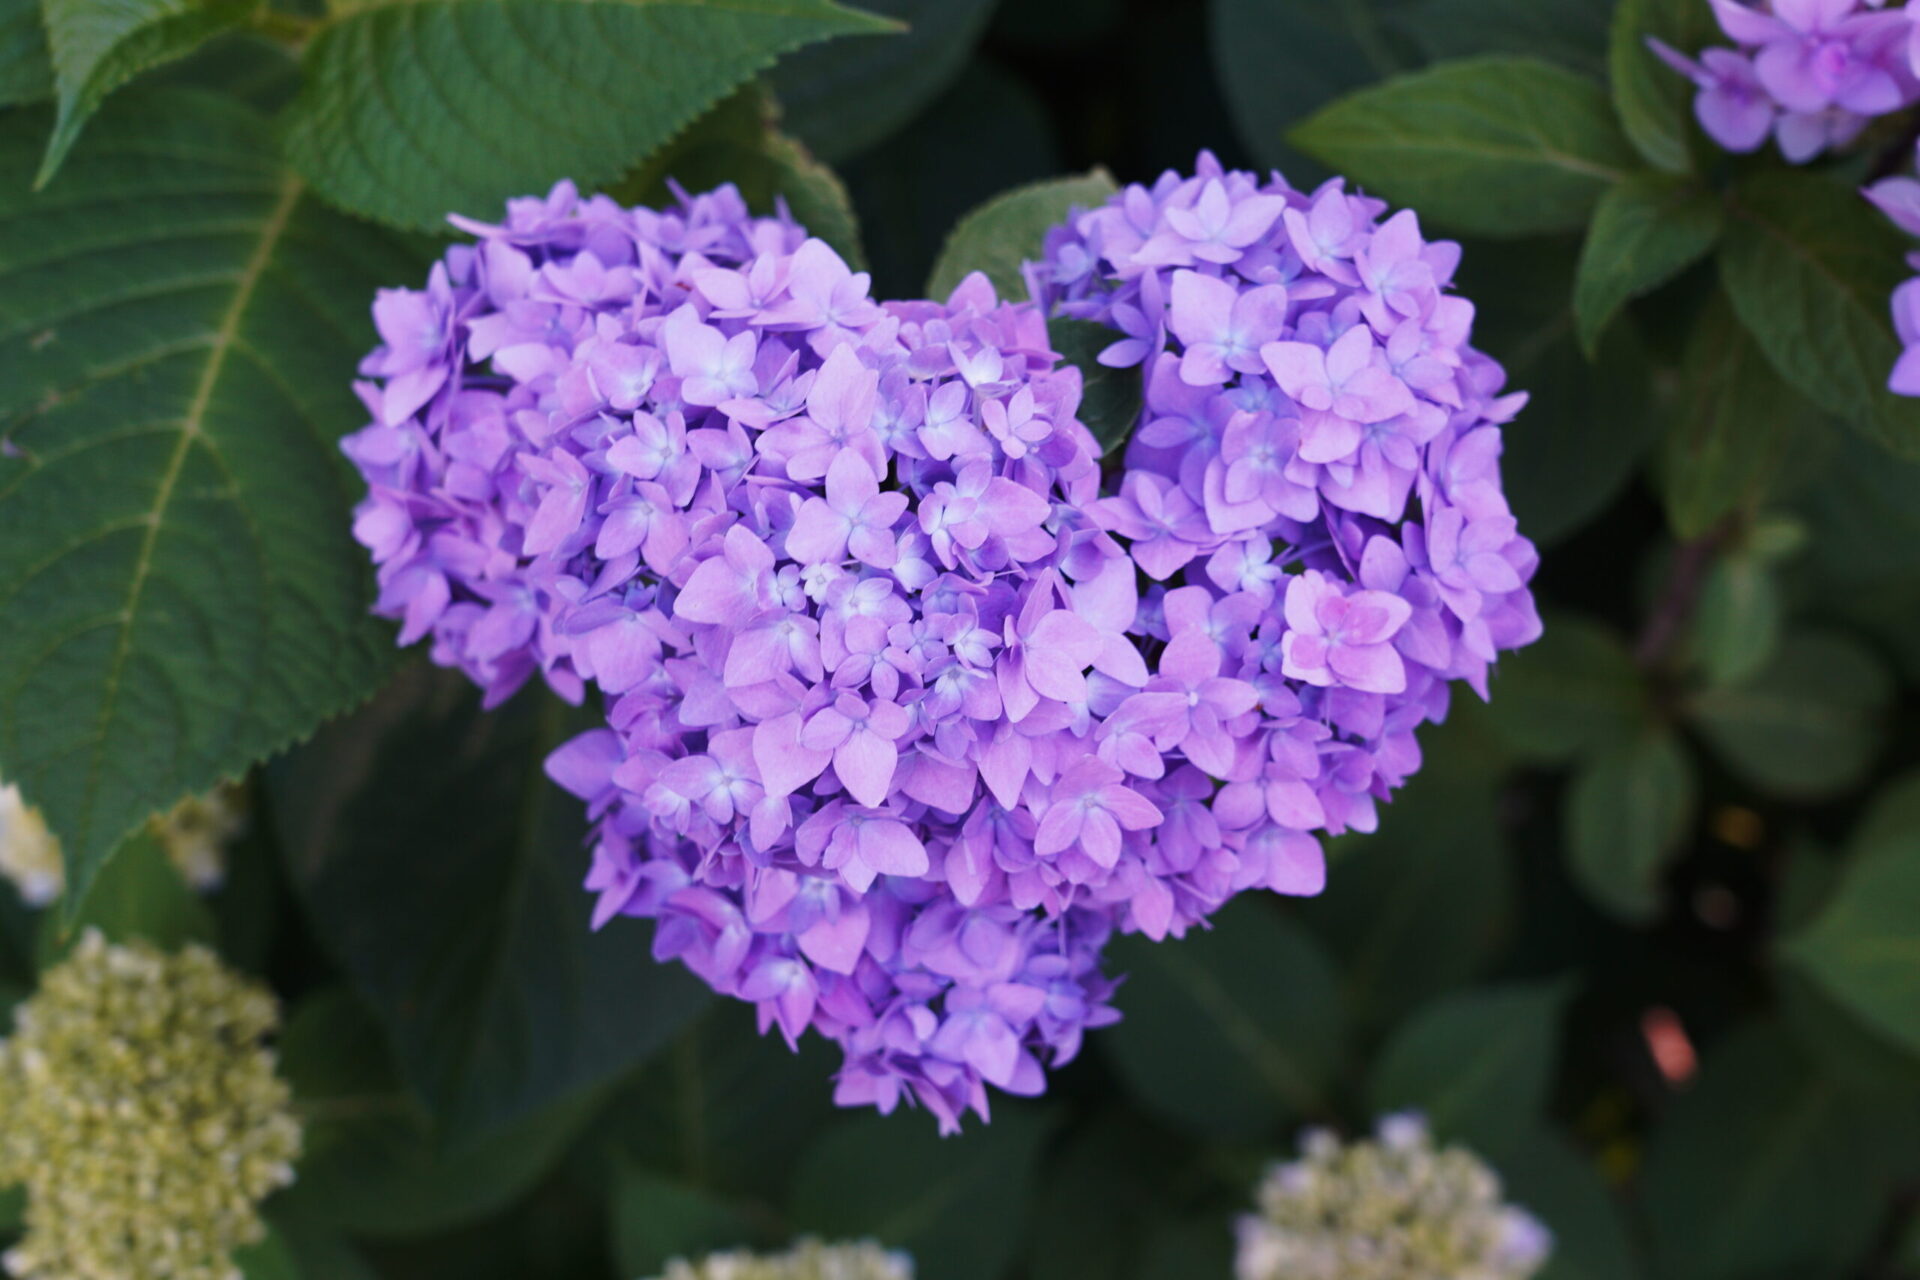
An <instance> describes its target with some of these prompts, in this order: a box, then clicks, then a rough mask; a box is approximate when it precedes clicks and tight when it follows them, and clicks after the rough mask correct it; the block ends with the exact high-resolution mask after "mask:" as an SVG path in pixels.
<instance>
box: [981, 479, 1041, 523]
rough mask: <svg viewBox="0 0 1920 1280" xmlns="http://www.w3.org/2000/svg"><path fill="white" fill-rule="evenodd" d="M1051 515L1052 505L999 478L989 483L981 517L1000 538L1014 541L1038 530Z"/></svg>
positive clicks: (1029, 490) (1027, 490)
mask: <svg viewBox="0 0 1920 1280" xmlns="http://www.w3.org/2000/svg"><path fill="white" fill-rule="evenodd" d="M1052 514H1053V504H1052V503H1051V502H1048V501H1047V500H1046V499H1045V498H1043V497H1041V496H1040V495H1039V494H1037V493H1035V492H1034V491H1033V490H1031V489H1029V488H1027V487H1026V486H1025V485H1023V484H1016V483H1015V482H1014V481H1012V480H1007V479H1004V478H1002V477H1000V476H995V477H994V478H993V479H992V480H990V481H988V482H987V491H986V494H985V496H984V498H983V500H982V504H981V516H982V518H984V519H985V520H986V523H987V528H988V529H990V530H992V531H993V532H994V533H995V534H996V535H998V536H999V537H1002V538H1011V537H1015V536H1017V535H1019V534H1022V533H1025V532H1026V531H1027V530H1029V529H1037V528H1039V527H1040V526H1041V525H1043V524H1045V523H1046V522H1047V517H1049V516H1051V515H1052Z"/></svg>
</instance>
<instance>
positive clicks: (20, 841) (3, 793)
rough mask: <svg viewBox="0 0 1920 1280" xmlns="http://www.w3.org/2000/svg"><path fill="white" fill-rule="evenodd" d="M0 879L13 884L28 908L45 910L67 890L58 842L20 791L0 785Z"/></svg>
mask: <svg viewBox="0 0 1920 1280" xmlns="http://www.w3.org/2000/svg"><path fill="white" fill-rule="evenodd" d="M0 876H5V877H6V878H7V879H8V880H11V881H12V882H13V887H14V888H15V889H17V890H19V891H20V897H21V898H22V899H23V900H24V901H25V902H26V904H27V905H28V906H30V907H44V906H46V905H47V904H48V903H49V902H52V901H53V900H54V899H55V898H58V897H59V896H60V892H61V890H63V889H65V888H66V887H67V874H66V868H65V867H64V866H63V865H62V863H61V861H60V841H59V840H58V839H57V838H56V837H55V836H54V834H53V832H51V831H49V830H47V820H46V819H45V818H43V817H41V816H40V811H39V810H38V809H35V808H33V807H31V806H29V805H28V804H27V800H26V797H25V796H23V795H21V794H20V788H19V787H16V786H14V785H13V784H12V783H10V782H9V783H0Z"/></svg>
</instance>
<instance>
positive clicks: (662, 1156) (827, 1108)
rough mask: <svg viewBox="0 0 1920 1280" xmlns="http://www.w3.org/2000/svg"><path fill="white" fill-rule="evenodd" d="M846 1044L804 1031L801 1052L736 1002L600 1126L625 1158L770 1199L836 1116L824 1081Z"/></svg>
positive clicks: (657, 1067)
mask: <svg viewBox="0 0 1920 1280" xmlns="http://www.w3.org/2000/svg"><path fill="white" fill-rule="evenodd" d="M839 1065H840V1055H839V1052H838V1050H837V1049H836V1048H835V1047H834V1046H833V1045H832V1044H831V1042H829V1041H827V1040H826V1039H825V1038H824V1037H821V1036H806V1037H804V1038H803V1039H802V1040H801V1041H800V1049H799V1052H797V1053H796V1052H793V1051H791V1050H789V1049H788V1048H787V1046H786V1045H785V1044H784V1043H783V1042H782V1041H781V1039H780V1037H779V1036H778V1035H774V1036H763V1035H760V1034H758V1033H757V1032H756V1030H755V1029H754V1010H752V1009H751V1008H748V1007H747V1006H746V1005H743V1004H741V1003H740V1002H739V1001H737V1000H721V1001H716V1002H714V1004H713V1006H712V1007H711V1008H710V1009H708V1011H707V1012H706V1013H704V1014H702V1015H701V1016H700V1017H699V1018H697V1019H695V1020H694V1021H693V1022H692V1023H690V1024H689V1025H688V1026H687V1027H686V1029H685V1030H683V1031H681V1032H680V1034H679V1035H678V1036H676V1037H674V1041H673V1043H672V1044H671V1045H669V1046H668V1047H667V1048H666V1049H665V1050H663V1051H662V1052H660V1053H658V1054H655V1055H654V1056H653V1058H652V1059H651V1060H650V1061H649V1062H648V1063H647V1065H646V1066H645V1067H644V1068H643V1069H642V1070H641V1071H640V1072H638V1073H637V1074H636V1075H635V1076H634V1077H633V1079H632V1081H631V1082H630V1083H629V1084H626V1085H623V1086H622V1088H621V1090H620V1093H619V1095H618V1096H617V1097H616V1099H615V1101H614V1103H613V1105H612V1106H611V1107H609V1108H608V1116H607V1120H606V1122H605V1123H604V1124H603V1125H602V1126H601V1127H600V1129H599V1133H600V1136H601V1137H603V1138H604V1139H605V1140H606V1141H607V1142H608V1143H609V1144H610V1146H611V1147H612V1150H613V1154H614V1158H615V1159H616V1161H618V1162H621V1163H628V1164H631V1163H638V1164H643V1165H645V1166H646V1167H647V1168H649V1169H652V1170H653V1171H655V1172H656V1173H660V1174H666V1175H672V1176H673V1177H674V1178H675V1179H676V1180H678V1181H680V1182H683V1183H686V1184H689V1185H693V1186H696V1187H700V1188H703V1189H705V1190H710V1191H716V1192H721V1193H724V1194H725V1195H727V1196H729V1197H731V1198H734V1199H740V1198H747V1197H752V1198H761V1199H764V1198H768V1197H772V1196H774V1195H776V1194H777V1193H778V1192H779V1191H780V1190H781V1189H783V1188H784V1187H785V1185H786V1179H787V1173H788V1171H789V1170H791V1169H792V1168H793V1163H794V1161H795V1160H796V1159H798V1158H799V1155H800V1153H801V1152H802V1151H803V1150H805V1149H806V1148H807V1146H808V1145H810V1144H811V1143H812V1142H813V1140H814V1139H815V1138H817V1137H818V1136H819V1134H820V1131H821V1130H822V1129H824V1128H826V1127H827V1126H828V1125H829V1124H830V1123H831V1121H832V1120H833V1118H834V1117H835V1116H840V1115H843V1114H844V1113H843V1112H841V1111H839V1110H837V1109H836V1108H835V1107H834V1105H833V1098H832V1090H831V1089H829V1088H827V1087H826V1084H825V1082H826V1081H827V1080H829V1079H831V1078H832V1076H833V1073H834V1072H835V1071H836V1070H838V1069H839Z"/></svg>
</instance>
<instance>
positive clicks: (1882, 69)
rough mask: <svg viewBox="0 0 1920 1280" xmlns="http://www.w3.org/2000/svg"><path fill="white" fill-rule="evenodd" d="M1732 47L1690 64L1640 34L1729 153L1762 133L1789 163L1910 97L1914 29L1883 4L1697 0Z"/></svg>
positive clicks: (1845, 138) (1917, 31)
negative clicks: (1688, 85)
mask: <svg viewBox="0 0 1920 1280" xmlns="http://www.w3.org/2000/svg"><path fill="white" fill-rule="evenodd" d="M1700 2H1701V3H1707V4H1711V5H1712V6H1713V13H1714V17H1715V18H1716V19H1718V20H1719V23H1720V29H1721V31H1722V32H1724V33H1725V34H1726V36H1727V38H1728V39H1730V40H1732V41H1733V42H1734V43H1735V44H1736V45H1737V46H1738V48H1737V49H1724V48H1712V49H1706V50H1703V51H1702V52H1701V54H1700V57H1699V60H1698V61H1696V60H1694V59H1692V58H1689V57H1687V56H1686V55H1684V54H1682V53H1680V52H1678V51H1676V50H1674V49H1671V48H1669V47H1667V46H1666V45H1665V44H1662V43H1661V42H1660V41H1658V40H1653V39H1649V40H1648V44H1650V45H1651V46H1652V47H1653V50H1654V52H1655V53H1657V54H1659V55H1660V57H1661V58H1662V59H1664V60H1665V61H1666V62H1667V63H1668V64H1669V65H1670V66H1672V67H1673V68H1674V69H1675V70H1677V71H1679V72H1680V73H1681V74H1683V75H1685V76H1686V77H1687V78H1688V79H1690V80H1692V81H1693V82H1694V84H1695V85H1696V86H1697V87H1698V88H1699V90H1700V92H1699V94H1698V96H1697V97H1696V98H1695V99H1694V113H1695V115H1697V116H1698V117H1699V120H1700V126H1701V127H1702V128H1703V129H1705V130H1706V131H1707V134H1708V136H1709V137H1711V138H1712V139H1713V140H1714V141H1715V142H1718V143H1719V144H1720V145H1721V146H1723V147H1725V148H1726V149H1727V150H1729V151H1756V150H1758V149H1759V148H1760V147H1761V146H1762V145H1763V144H1764V143H1765V142H1766V140H1767V138H1768V136H1769V135H1771V136H1772V137H1773V138H1774V140H1775V141H1776V142H1777V143H1778V145H1779V147H1780V152H1781V154H1782V155H1784V156H1786V158H1787V159H1788V160H1790V161H1792V162H1793V163H1795V164H1799V163H1802V162H1803V161H1807V160H1811V159H1812V158H1813V157H1815V156H1817V155H1819V154H1820V153H1821V152H1822V151H1825V150H1827V149H1828V148H1829V147H1837V146H1845V145H1846V144H1847V143H1849V142H1852V141H1853V140H1854V139H1855V138H1856V137H1858V136H1859V135H1860V132H1861V130H1863V129H1865V128H1866V126H1867V124H1868V123H1869V122H1870V121H1872V120H1873V119H1874V118H1875V117H1878V116H1883V115H1886V114H1888V113H1889V112H1893V111H1900V110H1904V109H1905V108H1907V107H1910V106H1912V105H1913V104H1914V103H1915V102H1920V27H1917V26H1916V23H1915V16H1916V11H1915V9H1914V8H1913V6H1911V5H1908V4H1896V5H1889V4H1887V3H1886V0H1752V2H1749V0H1700Z"/></svg>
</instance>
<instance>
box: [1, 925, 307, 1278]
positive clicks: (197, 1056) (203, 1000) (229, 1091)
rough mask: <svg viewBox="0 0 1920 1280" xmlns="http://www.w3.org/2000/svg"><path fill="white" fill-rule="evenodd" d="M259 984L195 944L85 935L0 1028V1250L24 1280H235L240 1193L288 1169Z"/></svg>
mask: <svg viewBox="0 0 1920 1280" xmlns="http://www.w3.org/2000/svg"><path fill="white" fill-rule="evenodd" d="M278 1022H279V1016H278V1012H277V1010H276V1008H275V1006H274V1001H273V997H272V996H271V995H270V994H269V993H268V992H267V991H266V990H265V989H264V988H261V987H259V986H257V985H255V984H254V983H252V982H249V981H247V980H245V979H243V978H241V977H240V976H239V975H237V974H235V973H233V972H232V971H231V970H229V969H228V968H227V967H226V966H225V965H223V964H222V963H221V961H220V959H219V957H217V956H215V955H214V954H213V953H212V952H211V951H208V950H206V949H205V948H203V947H188V948H186V949H185V950H182V951H179V952H171V953H170V952H164V951H160V950H157V949H155V948H154V947H151V946H149V945H147V944H146V943H132V944H128V945H119V944H112V945H110V944H108V943H107V942H106V940H105V939H104V938H102V936H101V935H100V934H99V932H98V931H91V930H90V931H89V932H88V933H87V934H86V935H85V937H83V938H82V939H81V941H80V943H79V945H78V946H76V947H75V948H74V950H73V952H72V954H71V955H69V956H68V957H67V958H66V959H65V960H63V961H61V962H60V963H59V964H57V965H54V966H53V967H52V968H50V969H48V970H47V971H46V973H45V974H43V975H42V976H41V979H40V989H39V990H38V991H37V992H36V993H35V994H34V995H33V996H32V998H30V999H29V1000H27V1001H26V1002H25V1003H24V1004H22V1005H20V1006H19V1007H18V1008H17V1009H16V1010H15V1012H14V1034H13V1036H12V1037H11V1038H10V1039H7V1040H0V1186H7V1185H11V1184H14V1183H20V1184H24V1185H25V1187H26V1190H27V1211H26V1234H25V1236H24V1237H23V1238H22V1239H21V1241H20V1243H19V1244H18V1245H17V1246H15V1247H14V1248H13V1249H12V1250H10V1251H9V1252H8V1253H7V1254H6V1257H5V1259H4V1261H5V1264H6V1268H7V1270H8V1271H10V1272H12V1273H13V1274H14V1275H16V1276H22V1277H31V1278H33V1280H133V1278H134V1277H162V1276H164V1277H169V1278H170V1280H238V1275H239V1273H238V1272H237V1271H236V1269H235V1268H234V1266H233V1262H232V1258H231V1253H232V1250H233V1249H234V1248H235V1247H236V1246H238V1245H242V1244H247V1243H251V1242H252V1241H255V1240H258V1239H259V1238H260V1237H261V1235H262V1233H263V1230H264V1228H263V1226H262V1223H261V1220H260V1215H259V1213H258V1210H257V1207H256V1206H257V1205H258V1204H259V1202H260V1201H261V1200H262V1199H264V1198H265V1197H266V1196H267V1195H268V1194H270V1193H271V1192H272V1191H274V1190H275V1189H276V1188H278V1187H282V1186H285V1185H286V1184H288V1183H290V1182H292V1181H293V1162H294V1160H295V1159H296V1158H297V1157H298V1156H299V1154H300V1125H299V1123H298V1121H296V1120H295V1119H294V1117H293V1115H292V1113H291V1111H290V1109H289V1105H290V1094H289V1091H288V1089H287V1086H286V1084H285V1082H284V1081H282V1080H281V1079H280V1077H279V1076H278V1075H277V1074H276V1073H275V1060H274V1055H273V1052H272V1051H271V1050H270V1049H268V1048H267V1047H266V1045H265V1043H264V1041H265V1039H266V1037H267V1036H269V1035H270V1034H271V1033H272V1032H273V1030H274V1029H275V1027H276V1026H277V1025H278Z"/></svg>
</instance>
